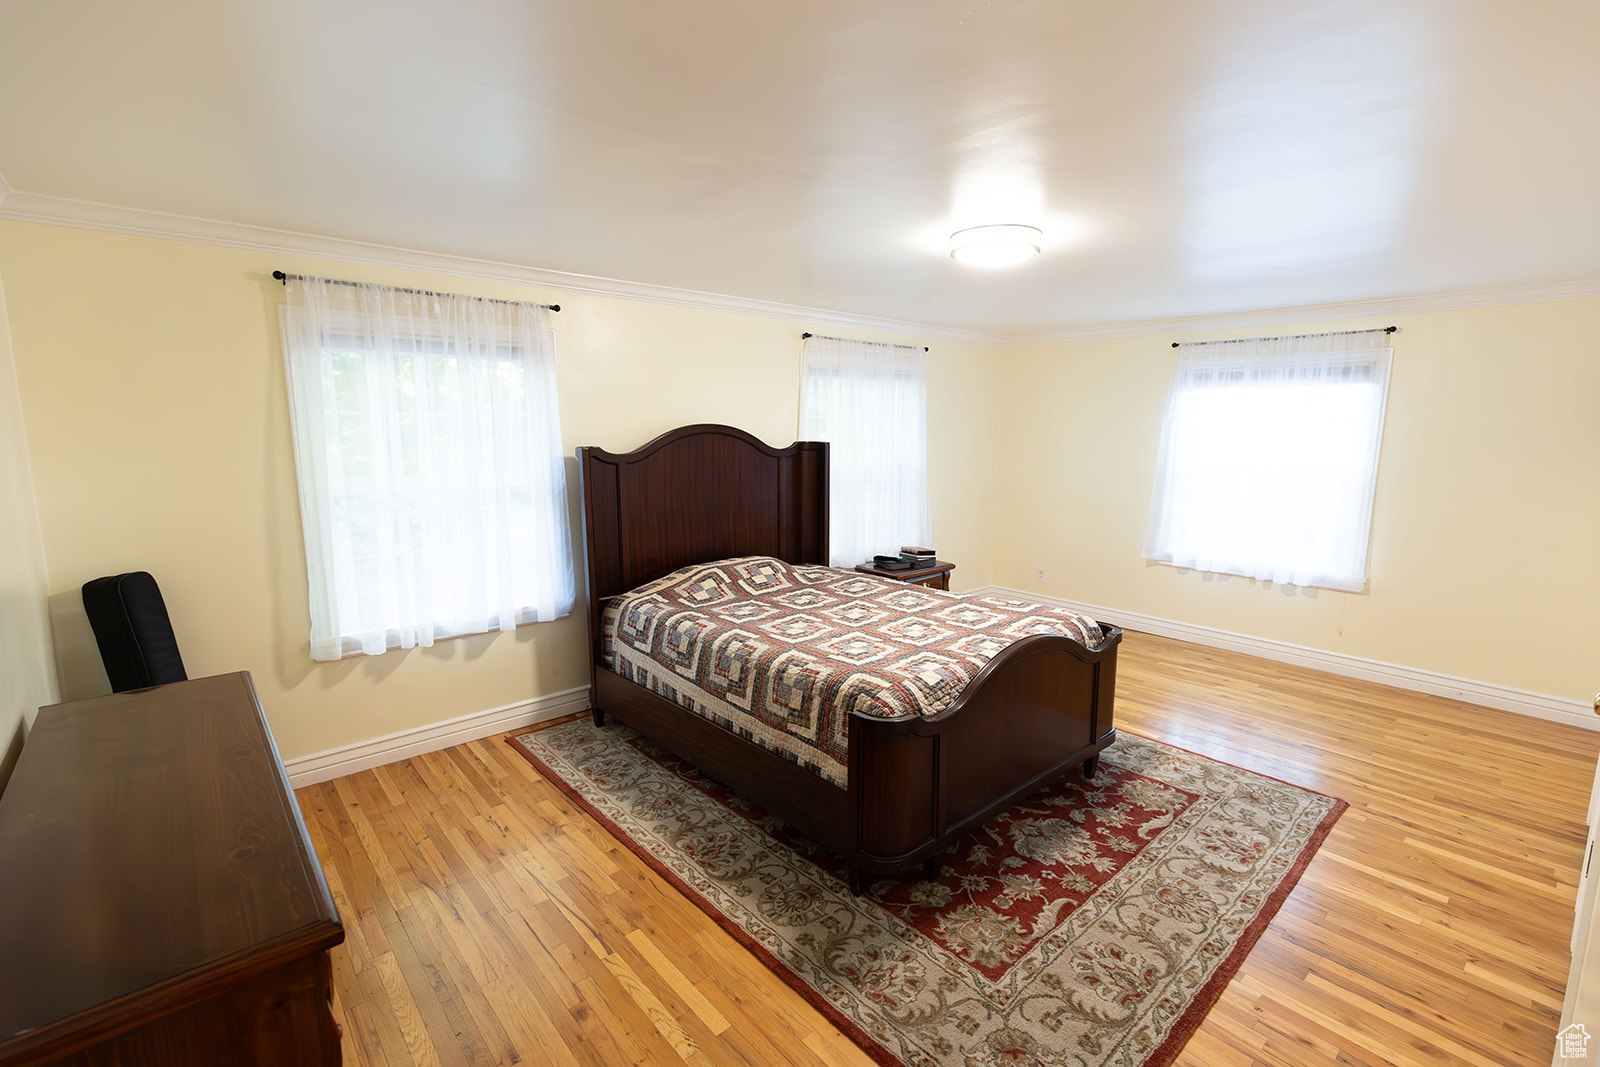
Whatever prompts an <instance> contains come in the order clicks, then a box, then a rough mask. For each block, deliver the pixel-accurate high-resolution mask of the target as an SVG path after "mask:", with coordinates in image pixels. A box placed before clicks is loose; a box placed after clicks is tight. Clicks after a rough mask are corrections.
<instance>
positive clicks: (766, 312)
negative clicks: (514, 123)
mask: <svg viewBox="0 0 1600 1067" xmlns="http://www.w3.org/2000/svg"><path fill="white" fill-rule="evenodd" d="M0 194H5V195H3V196H0V219H15V220H17V221H19V222H41V223H47V224H49V225H52V226H70V227H73V228H76V229H85V230H103V231H105V232H108V233H125V234H131V235H133V236H136V237H160V238H165V239H168V240H174V241H194V242H198V243H201V244H212V245H222V246H224V247H226V248H245V249H250V250H252V251H258V252H278V253H282V254H284V255H295V256H312V257H315V258H318V259H331V260H338V261H340V262H345V263H362V264H366V265H368V266H376V267H397V268H400V269H403V270H416V271H427V272H428V273H430V274H448V275H452V276H454V277H458V278H476V279H480V280H484V281H495V282H512V283H514V284H517V285H531V286H537V287H539V288H541V289H551V290H556V291H558V292H563V293H586V294H590V295H594V296H614V297H622V298H624V299H628V300H646V301H649V302H651V303H656V304H670V305H674V306H677V307H689V308H702V309H706V310H710V311H732V312H736V313H738V314H741V315H759V316H761V317H763V318H769V319H789V320H792V321H795V322H799V323H803V324H805V325H808V326H830V327H835V328H841V327H842V328H844V329H854V330H871V331H874V332H879V333H889V334H895V335H898V336H901V337H914V338H917V339H919V340H925V339H936V340H943V341H959V342H963V343H966V344H978V345H1000V344H1005V343H1006V341H1005V338H1004V336H1002V335H998V334H991V333H985V332H982V331H979V330H962V329H956V328H953V327H949V326H934V325H930V324H928V323H925V322H907V321H904V320H902V319H889V318H881V317H878V316H873V315H857V314H853V313H851V312H846V311H829V310H827V309H825V308H814V307H806V306H804V305H800V304H784V303H780V302H778V301H774V300H757V299H754V298H751V297H742V296H728V295H725V294H722V293H707V292H702V291H700V290H697V289H679V288H676V287H674V286H670V285H655V284H652V283H650V282H633V281H626V280H624V279H620V278H605V277H600V276H598V275H592V274H575V273H571V272H568V271H560V270H548V269H546V268H543V267H530V266H526V265H524V264H520V263H506V262H502V261H499V260H492V259H475V258H472V257H470V256H457V255H450V254H448V253H444V252H426V251H422V250H421V249H414V248H400V247H398V246H395V245H382V244H373V243H371V242H367V241H356V240H351V239H348V238H343V237H323V236H319V235H317V234H312V233H300V232H297V231H295V230H278V229H273V228H271V227H268V226H253V225H250V224H248V223H240V222H222V221H220V220H217V219H205V218H197V217H195V216H192V215H174V214H170V213H168V212H165V211H149V210H146V209H144V208H131V207H120V206H118V205H116V204H101V203H96V202H94V201H92V200H73V199H70V198H68V197H61V196H47V195H44V194H42V193H24V192H20V191H17V190H12V189H9V187H6V186H4V185H0Z"/></svg>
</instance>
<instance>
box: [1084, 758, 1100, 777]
mask: <svg viewBox="0 0 1600 1067" xmlns="http://www.w3.org/2000/svg"><path fill="white" fill-rule="evenodd" d="M1099 767H1100V757H1099V756H1090V757H1089V758H1088V759H1086V760H1084V761H1083V776H1084V777H1085V778H1093V777H1094V772H1095V771H1096V770H1098V769H1099Z"/></svg>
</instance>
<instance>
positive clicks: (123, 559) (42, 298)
mask: <svg viewBox="0 0 1600 1067" xmlns="http://www.w3.org/2000/svg"><path fill="white" fill-rule="evenodd" d="M274 268H282V269H286V270H290V271H296V272H305V273H320V274H329V275H333V276H335V277H342V278H352V279H362V280H372V281H381V282H391V283H397V284H402V285H412V286H422V287H428V288H436V289H445V290H450V291H455V292H471V293H478V294H482V295H486V296H497V297H515V298H521V299H538V300H544V301H554V302H558V303H560V304H561V306H562V311H561V313H560V314H559V315H558V316H556V331H557V353H558V380H559V386H560V390H561V419H562V432H563V438H564V440H565V442H566V445H567V452H568V455H569V456H570V455H571V451H572V449H573V448H575V447H576V446H578V445H580V444H595V445H602V446H604V447H607V448H610V449H613V450H618V449H627V448H633V447H637V446H638V445H641V444H643V443H644V442H645V441H647V440H649V439H650V438H651V437H654V436H655V435H656V434H658V433H660V432H662V431H664V430H667V429H670V428H672V427H674V426H678V425H682V424H685V423H691V422H727V423H732V424H735V425H738V426H742V427H743V428H745V429H747V430H749V431H751V432H752V433H755V434H756V435H757V436H759V437H761V438H763V439H764V440H766V441H768V442H770V443H773V444H788V443H789V442H791V441H792V440H794V438H795V429H796V425H797V416H798V384H799V365H798V354H799V344H800V333H801V332H802V331H803V330H805V329H808V328H810V327H809V325H808V324H805V323H799V322H785V321H779V320H773V319H765V318H760V317H755V316H745V315H737V314H732V313H726V312H714V311H703V310H694V309H685V308H677V307H670V306H666V305H660V304H649V303H643V302H638V301H628V300H621V299H614V298H607V297H594V296H582V295H573V294H567V293H557V292H544V291H539V290H534V289H529V288H526V287H519V286H514V285H510V284H504V283H491V282H480V281H473V280H468V279H462V278H456V277H448V276H430V275H426V274H418V273H411V272H403V271H396V270H389V269H380V268H372V267H363V266H356V265H351V264H346V263H337V262H328V261H316V260H311V259H303V258H294V257H286V256H280V255H276V254H268V253H261V252H252V251H243V250H237V249H229V248H220V247H214V246H209V245H201V244H192V243H186V242H178V241H166V240H158V239H152V238H140V237H129V236H123V235H116V234H107V233H98V232H93V231H88V230H75V229H68V228H63V227H52V226H43V225H36V224H28V223H18V222H0V276H3V277H4V278H5V279H6V282H7V285H8V286H9V287H10V293H11V309H12V331H13V339H14V345H15V352H16V363H17V374H18V380H19V382H20V390H21V399H22V407H23V411H24V414H25V415H26V418H27V425H28V442H29V445H30V446H31V449H32V455H33V464H34V474H35V483H36V486H37V494H38V506H39V514H40V516H41V518H42V523H43V530H44V543H45V547H46V552H47V557H48V560H49V565H50V590H51V593H52V596H51V605H52V613H53V617H54V622H55V630H56V637H57V646H58V648H57V653H58V654H57V659H58V662H59V666H60V672H61V683H62V690H63V694H64V696H65V697H66V698H68V699H71V698H75V697H81V696H86V695H92V694H94V693H100V692H105V691H106V688H107V686H106V682H105V677H104V673H103V671H102V669H101V667H100V663H99V656H98V653H97V652H96V650H95V646H94V641H93V636H92V634H91V633H90V632H89V629H88V625H87V621H86V620H85V619H84V617H83V611H82V606H81V602H80V601H79V594H78V590H79V587H80V586H81V585H82V583H83V582H85V581H87V580H88V579H90V578H94V577H97V576H99V575H103V574H114V573H118V572H120V571H125V570H149V571H151V572H152V573H153V574H154V575H155V576H156V578H157V579H158V580H159V581H160V583H161V587H162V590H163V593H164V595H165V597H166V600H167V604H168V608H169V610H170V612H171V615H172V619H173V626H174V629H175V630H176V631H177V635H178V640H179V644H180V647H181V648H182V650H183V655H184V660H185V664H186V666H187V667H188V670H189V673H190V675H191V676H200V675H205V674H213V673H218V672H222V671H231V670H238V669H241V668H243V669H248V670H250V671H251V672H252V673H253V674H254V675H255V680H256V685H257V688H258V690H259V692H260V694H261V698H262V702H263V704H264V705H265V707H266V710H267V713H268V716H269V718H270V719H271V722H272V726H273V731H274V733H275V735H276V736H277V740H278V744H279V747H280V749H281V751H282V753H283V755H284V757H285V758H286V759H294V758H296V757H300V756H305V755H308V754H311V753H314V752H318V751H323V750H326V749H330V748H335V747H340V746H344V745H349V744H354V743H357V742H360V741H364V740H368V739H371V738H375V737H381V736H384V735H387V734H391V733H395V732H398V731H401V730H405V729H409V728H413V727H417V726H422V725H427V724H431V723H435V722H440V721H444V720H448V719H452V718H455V717H458V716H461V715H466V714H470V713H473V712H478V711H483V710H486V709H489V708H494V707H499V706H504V705H507V704H513V703H518V702H521V701H525V700H529V699H532V698H534V697H536V696H541V695H546V694H550V693H555V692H560V691H562V690H566V689H570V688H572V687H574V686H578V685H582V684H585V683H586V682H587V672H588V653H587V648H586V640H585V636H584V633H585V630H584V623H583V619H582V608H581V607H580V608H579V609H578V611H577V612H576V613H575V614H574V615H573V616H572V617H570V618H567V619H562V620H558V621H556V622H551V623H542V624H537V625H533V626H525V627H522V628H521V629H519V630H517V631H515V632H514V633H509V634H497V635H494V636H487V635H483V636H476V637H466V638H459V639H455V640H450V641H444V642H440V643H439V644H437V645H435V646H434V647H433V648H431V649H412V650H409V651H393V652H389V653H387V654H385V655H383V656H375V657H354V658H351V659H346V660H344V661H341V662H339V663H336V664H317V663H313V662H312V661H311V659H310V657H309V654H308V642H307V629H308V627H309V619H308V615H307V609H306V588H305V583H306V578H305V563H304V555H303V549H302V542H301V537H300V523H299V509H298V503H297V498H296V494H295V481H294V460H293V454H292V452H291V448H290V439H289V416H288V408H287V402H286V399H285V395H284V381H283V369H282V354H281V348H280V342H279V337H278V318H277V309H278V305H279V304H280V303H281V302H282V300H283V289H282V287H281V286H280V285H279V284H278V283H277V282H275V281H273V279H272V277H271V273H272V271H273V269H274ZM830 332H833V331H830ZM868 336H870V338H871V339H875V340H904V341H907V342H910V341H913V340H915V339H912V338H887V337H883V336H881V335H868ZM917 343H921V342H917ZM991 355H992V353H991V352H990V351H989V350H986V349H982V348H977V347H972V346H962V345H957V344H952V343H948V342H936V343H934V344H933V351H932V352H931V353H930V355H929V357H928V381H929V398H928V415H929V460H930V464H931V466H932V469H933V472H934V474H933V483H932V488H931V495H932V508H933V519H934V531H935V534H936V538H937V543H938V547H939V548H940V550H941V553H942V554H946V555H948V557H949V558H951V559H953V560H955V561H956V562H957V563H958V569H957V570H956V572H955V584H956V585H957V586H958V587H960V586H974V585H984V584H988V583H990V582H992V581H993V580H994V575H993V573H992V569H991V555H990V540H989V532H988V531H989V526H990V523H991V514H992V511H993V507H994V503H995V497H994V477H993V463H992V459H993V456H994V455H995V453H994V451H993V449H994V441H995V437H996V433H997V427H996V424H995V421H994V413H995V412H996V411H997V410H998V404H996V403H995V401H994V398H993V396H992V393H993V389H994V377H993V375H992V374H990V373H989V368H988V360H989V359H990V357H991ZM0 400H3V398H0ZM571 468H572V465H571V463H570V462H569V480H570V482H571V483H572V484H570V485H569V494H570V495H572V497H573V500H574V505H575V500H576V478H575V476H572V475H571V473H570V472H571ZM573 524H574V531H575V539H574V545H575V547H576V546H577V545H578V542H577V540H576V526H577V511H576V507H575V506H574V507H573ZM0 547H3V545H0ZM579 552H580V553H581V549H579ZM579 558H580V559H581V555H580V557H579Z"/></svg>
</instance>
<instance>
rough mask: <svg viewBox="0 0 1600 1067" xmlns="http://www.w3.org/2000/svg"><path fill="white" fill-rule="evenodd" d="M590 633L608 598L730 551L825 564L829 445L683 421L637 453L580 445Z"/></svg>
mask: <svg viewBox="0 0 1600 1067" xmlns="http://www.w3.org/2000/svg"><path fill="white" fill-rule="evenodd" d="M578 484H579V489H580V496H581V498H582V500H583V540H584V558H585V565H586V569H587V573H588V579H589V581H588V594H589V636H590V639H591V642H592V643H593V646H594V655H595V661H596V662H597V663H598V662H599V655H600V648H599V639H600V613H601V611H602V609H603V606H604V604H605V601H607V600H609V599H611V598H612V597H614V596H617V595H618V594H621V593H626V592H627V591H628V590H630V589H633V588H635V587H637V586H640V585H643V584H644V583H645V582H648V581H650V580H652V579H654V578H659V577H661V576H662V575H663V574H668V573H670V572H672V571H675V570H677V569H678V568H679V567H686V566H688V565H689V564H691V563H705V562H708V561H710V560H716V559H727V558H729V557H731V556H776V557H778V558H779V559H782V560H786V561H788V562H790V563H824V564H825V563H827V562H828V445H827V442H825V441H799V442H796V443H795V444H792V445H790V446H789V447H788V448H772V447H771V446H769V445H766V444H764V443H762V442H761V441H760V440H759V439H757V438H755V437H753V436H751V435H750V434H748V433H745V432H744V431H743V430H739V429H735V428H734V427H732V426H718V425H714V424H710V423H705V424H701V425H698V426H684V427H680V428H679V429H676V430H671V431H669V432H667V433H664V434H662V435H661V436H660V437H657V438H656V439H655V440H654V441H651V442H650V443H649V444H647V445H645V446H644V447H642V448H639V449H636V450H634V451H632V452H623V453H620V454H619V453H614V452H607V451H606V450H605V449H603V448H594V447H584V448H580V449H578Z"/></svg>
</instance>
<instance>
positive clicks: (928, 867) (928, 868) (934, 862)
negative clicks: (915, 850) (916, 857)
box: [922, 852, 939, 882]
mask: <svg viewBox="0 0 1600 1067" xmlns="http://www.w3.org/2000/svg"><path fill="white" fill-rule="evenodd" d="M937 877H939V854H938V853H937V852H935V853H934V854H933V855H931V856H929V857H928V858H927V859H925V860H923V861H922V880H923V881H924V882H931V881H933V880H934V879H935V878H937Z"/></svg>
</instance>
